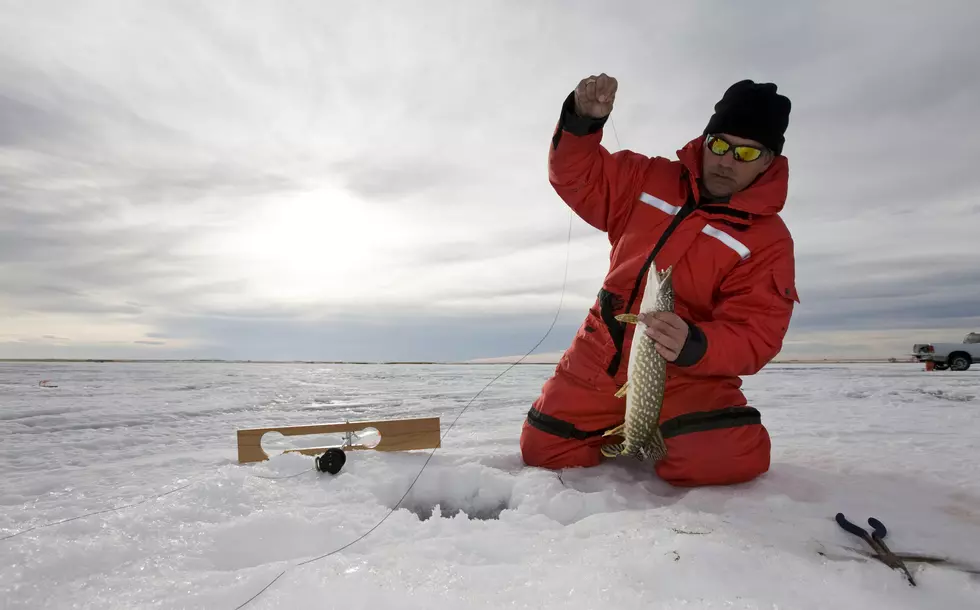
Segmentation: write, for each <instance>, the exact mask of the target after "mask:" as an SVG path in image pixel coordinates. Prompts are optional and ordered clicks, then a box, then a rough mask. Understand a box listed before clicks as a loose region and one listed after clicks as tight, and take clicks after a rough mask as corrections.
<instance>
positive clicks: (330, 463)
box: [315, 447, 347, 474]
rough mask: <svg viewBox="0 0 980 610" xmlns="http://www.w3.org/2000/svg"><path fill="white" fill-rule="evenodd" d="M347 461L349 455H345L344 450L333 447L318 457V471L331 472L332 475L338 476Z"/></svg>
mask: <svg viewBox="0 0 980 610" xmlns="http://www.w3.org/2000/svg"><path fill="white" fill-rule="evenodd" d="M346 461H347V454H346V453H344V450H343V449H339V448H337V447H331V448H330V449H327V450H326V451H325V452H324V454H323V455H321V456H317V458H316V460H315V462H316V469H317V470H319V471H320V472H329V473H330V474H337V473H338V472H340V469H341V468H343V467H344V462H346Z"/></svg>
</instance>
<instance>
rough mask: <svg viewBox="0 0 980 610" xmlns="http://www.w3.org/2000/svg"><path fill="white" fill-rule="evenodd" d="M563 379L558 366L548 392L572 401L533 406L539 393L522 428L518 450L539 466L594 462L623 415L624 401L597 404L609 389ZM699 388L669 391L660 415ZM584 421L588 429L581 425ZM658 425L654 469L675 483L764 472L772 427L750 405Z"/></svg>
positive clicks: (738, 479) (718, 481)
mask: <svg viewBox="0 0 980 610" xmlns="http://www.w3.org/2000/svg"><path fill="white" fill-rule="evenodd" d="M561 378H562V374H561V372H560V371H559V373H558V374H557V375H556V376H555V378H552V380H549V384H551V385H550V386H548V384H546V386H548V387H547V390H549V391H551V392H553V393H554V394H550V393H549V394H548V396H549V398H550V397H552V396H554V397H555V399H556V400H558V399H562V398H564V399H566V400H572V401H574V402H571V403H567V404H568V408H566V409H554V408H552V409H550V410H552V411H553V412H555V413H558V414H559V415H560V416H561V417H555V416H553V415H547V414H545V413H542V412H541V411H538V409H537V408H536V407H537V406H539V405H540V404H541V402H542V400H541V398H539V399H538V400H537V401H535V404H534V406H532V408H531V410H530V411H529V413H528V417H527V419H526V420H525V421H524V424H523V428H522V430H521V438H520V447H521V455H522V457H523V459H524V462H525V463H526V464H528V465H529V466H537V467H541V468H549V469H560V468H575V467H589V466H596V465H598V464H600V463H601V462H602V461H603V460H604V459H605V458H604V457H603V456H602V454H601V452H600V446H601V444H602V443H603V440H604V439H603V438H602V434H603V433H604V432H605V431H606V430H608V429H610V428H612V427H614V426H615V425H617V424H618V423H620V422H622V421H623V414H624V409H623V406H622V399H616V400H619V402H620V406H619V408H618V410H617V409H601V407H602V406H607V405H609V404H610V403H611V402H612V401H610V400H609V399H608V398H607V397H606V396H607V395H608V394H609V393H608V392H606V393H600V392H598V391H592V392H590V391H589V390H588V388H584V387H582V386H581V385H580V384H579V383H577V382H575V381H574V380H565V379H561ZM563 382H564V383H563ZM562 390H565V391H562ZM568 390H571V391H568ZM692 390H694V391H692ZM589 394H592V395H591V396H589ZM698 394H702V393H701V392H697V391H696V389H694V388H689V389H688V391H684V390H683V389H682V390H681V391H679V392H674V393H672V394H671V395H668V396H667V397H666V398H665V402H664V411H662V414H672V413H676V412H677V411H678V410H679V409H681V408H682V407H683V406H685V405H684V404H683V401H685V400H692V401H696V400H698V399H699V398H701V399H703V398H704V397H703V396H698ZM562 395H565V396H562ZM572 395H575V396H572ZM688 404H691V403H688ZM602 411H605V412H606V413H607V416H606V418H605V421H604V422H603V421H601V420H598V419H596V418H595V417H594V416H595V415H596V414H597V413H599V412H602ZM583 422H587V423H588V425H590V426H593V427H580V425H581V423H583ZM576 423H579V425H576ZM660 429H661V433H662V434H663V437H664V441H665V442H666V445H667V457H666V458H664V459H663V460H661V461H659V462H657V464H656V465H655V466H654V471H655V472H656V474H657V475H658V476H659V477H660V478H662V479H663V480H664V481H666V482H668V483H670V484H672V485H676V486H679V487H689V486H702V485H730V484H735V483H743V482H746V481H750V480H752V479H754V478H756V477H758V476H759V475H761V474H763V473H765V472H766V471H768V470H769V459H770V448H771V444H770V439H769V433H768V431H767V430H766V428H765V426H764V425H763V424H762V421H761V414H760V413H759V411H758V410H756V409H755V408H753V407H750V406H747V405H739V406H733V407H722V408H712V409H708V410H703V411H698V410H687V411H686V412H683V413H681V414H679V415H673V416H670V415H668V416H667V417H666V418H664V417H662V418H661V425H660Z"/></svg>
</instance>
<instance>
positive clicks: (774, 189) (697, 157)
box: [677, 136, 789, 224]
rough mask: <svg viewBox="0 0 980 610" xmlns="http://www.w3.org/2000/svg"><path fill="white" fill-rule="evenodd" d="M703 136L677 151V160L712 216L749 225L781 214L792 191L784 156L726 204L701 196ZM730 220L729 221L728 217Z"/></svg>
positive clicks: (705, 209) (697, 197) (695, 192)
mask: <svg viewBox="0 0 980 610" xmlns="http://www.w3.org/2000/svg"><path fill="white" fill-rule="evenodd" d="M703 151H704V137H703V136H699V137H697V138H695V139H693V140H691V141H690V142H688V143H687V144H686V145H685V146H684V147H683V148H681V149H680V150H678V151H677V158H678V159H679V160H680V162H681V163H682V164H683V165H684V167H685V168H686V169H687V175H688V180H689V182H690V187H691V192H692V193H693V194H694V197H695V199H696V200H697V201H698V202H699V206H698V207H699V208H703V209H704V211H705V212H707V213H708V214H709V215H712V216H713V215H715V214H718V215H721V216H725V217H726V220H731V221H732V222H736V223H738V222H740V223H743V224H744V223H748V222H750V221H751V219H752V218H753V217H756V216H771V215H773V214H778V213H779V212H780V211H782V209H783V206H784V205H785V204H786V194H787V192H788V189H789V161H788V160H787V159H786V157H784V156H783V155H779V156H777V157H776V158H775V160H773V162H772V165H770V166H769V169H768V170H766V171H765V172H764V173H763V174H762V175H760V176H759V177H758V178H757V179H756V180H755V182H753V183H752V184H750V185H749V186H748V188H746V189H744V190H742V191H739V192H737V193H735V194H733V195H732V196H731V197H730V198H729V199H728V200H727V201H726V200H716V199H709V198H708V196H707V193H705V194H704V196H702V193H701V182H700V180H701V155H702V152H703ZM729 217H730V218H729Z"/></svg>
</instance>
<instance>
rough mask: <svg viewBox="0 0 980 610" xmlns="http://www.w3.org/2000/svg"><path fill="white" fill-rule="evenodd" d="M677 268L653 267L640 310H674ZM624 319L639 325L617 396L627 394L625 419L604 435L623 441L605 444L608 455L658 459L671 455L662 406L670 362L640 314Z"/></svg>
mask: <svg viewBox="0 0 980 610" xmlns="http://www.w3.org/2000/svg"><path fill="white" fill-rule="evenodd" d="M672 270H673V268H672V267H667V269H666V270H665V271H657V268H656V265H651V266H650V271H649V273H648V275H647V283H646V287H645V288H644V290H643V298H642V299H641V300H640V313H641V314H648V313H653V312H658V311H671V312H672V311H674V288H673V282H672V281H671V273H672ZM616 319H617V320H619V321H620V322H626V323H627V324H635V325H636V328H635V329H634V334H633V343H632V345H631V346H630V355H629V365H628V367H627V372H626V375H627V379H626V383H625V384H624V385H623V387H621V388H620V389H619V390H618V391H617V392H616V396H617V397H619V398H622V397H623V396H626V417H625V420H624V422H623V423H622V424H621V425H619V426H617V427H616V428H613V429H612V430H609V431H608V432H606V433H605V434H604V435H603V436H614V435H615V436H621V437H623V439H624V440H623V442H621V443H615V444H609V445H604V446H603V447H602V448H601V451H602V454H603V455H605V456H606V457H619V456H633V457H635V458H637V459H640V460H645V459H648V458H653V459H654V461H658V460H661V459H663V458H664V457H666V456H667V445H666V443H665V442H664V438H663V435H662V434H661V433H660V409H661V408H662V407H663V400H664V386H665V384H666V383H667V362H666V361H665V360H664V358H663V356H661V355H660V354H659V353H658V352H657V350H656V349H655V348H654V345H655V343H656V342H655V341H654V340H653V339H651V338H650V337H649V336H647V334H646V332H644V331H645V330H646V325H644V324H643V323H641V322H640V321H639V320H638V319H637V314H632V313H624V314H620V315H618V316H616Z"/></svg>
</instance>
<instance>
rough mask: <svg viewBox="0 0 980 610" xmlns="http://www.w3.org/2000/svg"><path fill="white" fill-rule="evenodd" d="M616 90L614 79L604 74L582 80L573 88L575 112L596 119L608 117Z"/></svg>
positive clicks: (617, 84) (616, 83) (617, 85)
mask: <svg viewBox="0 0 980 610" xmlns="http://www.w3.org/2000/svg"><path fill="white" fill-rule="evenodd" d="M618 88H619V83H618V82H617V81H616V79H615V78H613V77H611V76H608V75H607V74H606V73H602V74H600V75H599V76H590V77H588V78H583V79H582V81H581V82H580V83H579V84H578V87H576V88H575V112H576V113H578V115H579V116H587V117H592V118H596V119H601V118H603V117H606V116H609V113H610V112H612V108H613V102H614V101H615V100H616V90H617V89H618Z"/></svg>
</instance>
